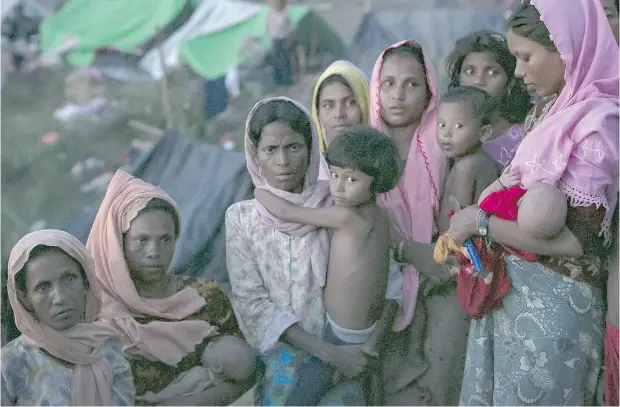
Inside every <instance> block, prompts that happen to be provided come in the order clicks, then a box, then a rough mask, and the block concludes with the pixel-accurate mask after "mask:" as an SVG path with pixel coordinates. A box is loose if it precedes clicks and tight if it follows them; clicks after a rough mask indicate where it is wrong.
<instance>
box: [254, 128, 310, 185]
mask: <svg viewBox="0 0 620 407" xmlns="http://www.w3.org/2000/svg"><path fill="white" fill-rule="evenodd" d="M308 152H309V148H308V146H306V141H305V139H304V136H303V135H301V134H299V133H297V132H295V131H293V129H291V127H290V126H289V124H288V123H287V122H285V121H280V120H279V121H275V122H272V123H269V124H267V125H265V126H264V127H263V130H262V131H261V135H260V140H259V142H258V147H257V151H256V160H257V162H258V166H259V168H260V171H261V174H262V175H263V177H264V178H265V181H266V182H267V183H268V184H269V185H270V186H272V187H273V188H277V189H280V190H282V191H286V192H292V193H295V194H299V193H301V192H303V189H304V181H305V177H306V170H307V168H308V157H309V154H308Z"/></svg>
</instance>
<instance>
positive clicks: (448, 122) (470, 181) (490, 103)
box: [437, 86, 499, 232]
mask: <svg viewBox="0 0 620 407" xmlns="http://www.w3.org/2000/svg"><path fill="white" fill-rule="evenodd" d="M496 109H497V106H496V104H495V101H494V99H492V98H491V97H490V96H489V95H487V94H486V92H484V91H483V90H480V89H478V88H474V87H471V86H462V87H458V88H454V89H451V90H449V91H448V92H447V93H446V94H445V95H443V96H442V97H441V100H440V103H439V107H438V109H437V143H439V146H440V147H441V150H442V151H443V153H444V155H445V156H446V157H447V158H448V159H449V161H450V171H449V173H448V176H447V177H446V185H445V189H444V192H443V195H442V198H441V213H440V216H439V221H438V223H439V229H440V231H442V232H445V231H446V230H448V229H449V228H450V220H449V218H448V213H449V212H450V210H451V209H452V207H451V205H450V202H449V200H448V198H449V197H450V195H453V196H454V197H455V198H456V199H458V201H459V203H460V204H461V207H465V206H469V205H473V204H474V203H476V202H477V199H478V196H480V194H481V193H482V192H483V191H484V189H485V188H486V187H488V186H489V185H491V184H492V183H493V181H495V180H496V179H497V177H498V175H499V166H498V164H497V163H496V162H495V160H494V159H493V158H492V157H491V156H490V155H488V154H487V153H486V152H485V151H484V150H483V149H482V141H481V140H482V139H488V138H489V137H490V136H491V132H492V131H493V126H492V125H491V119H492V117H493V115H494V113H495V111H496Z"/></svg>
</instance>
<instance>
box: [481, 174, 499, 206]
mask: <svg viewBox="0 0 620 407" xmlns="http://www.w3.org/2000/svg"><path fill="white" fill-rule="evenodd" d="M503 189H504V187H502V185H501V184H500V183H499V180H497V181H495V182H494V183H492V184H491V185H489V186H488V187H486V189H485V190H484V191H482V193H481V194H480V198H478V205H480V203H481V202H482V201H484V200H485V199H486V198H487V197H488V196H489V195H491V194H492V193H494V192H499V191H501V190H503Z"/></svg>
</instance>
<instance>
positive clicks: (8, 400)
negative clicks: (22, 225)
mask: <svg viewBox="0 0 620 407" xmlns="http://www.w3.org/2000/svg"><path fill="white" fill-rule="evenodd" d="M7 291H8V294H9V301H10V302H11V307H12V308H13V313H14V314H15V323H16V325H17V328H18V329H19V331H20V332H21V336H19V337H18V338H17V339H15V340H13V341H11V342H10V343H8V344H7V345H6V346H5V347H3V348H2V364H1V365H2V386H1V390H2V400H1V401H2V403H1V404H2V405H3V406H67V405H73V406H96V405H99V406H110V405H117V406H119V405H120V406H131V405H133V403H134V397H135V388H134V385H133V379H132V376H131V368H130V366H129V362H127V360H125V358H124V357H123V355H122V352H121V347H120V344H119V342H118V339H119V337H118V333H117V332H116V331H115V330H114V329H112V328H110V327H108V326H107V325H104V324H102V323H100V322H96V319H97V318H98V317H99V311H100V310H101V286H100V285H99V282H98V281H97V277H96V275H95V266H94V264H93V259H92V257H91V256H90V253H89V252H88V250H87V249H86V247H84V245H83V244H82V243H81V242H80V241H79V240H77V239H76V238H75V237H73V236H71V235H70V234H68V233H66V232H62V231H60V230H40V231H37V232H33V233H29V234H27V235H26V236H24V237H23V238H22V239H21V240H20V241H19V242H18V243H17V244H16V245H15V247H14V248H13V250H11V256H10V257H9V276H8V283H7Z"/></svg>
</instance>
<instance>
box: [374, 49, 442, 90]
mask: <svg viewBox="0 0 620 407" xmlns="http://www.w3.org/2000/svg"><path fill="white" fill-rule="evenodd" d="M390 55H406V56H413V57H414V58H415V59H416V61H418V62H419V63H420V65H422V70H423V71H424V79H425V81H424V83H425V84H426V91H427V92H429V94H430V89H429V88H428V81H427V80H426V64H425V63H424V52H423V51H422V47H421V46H420V45H418V44H412V43H409V42H407V43H405V44H403V45H400V46H398V47H396V48H390V49H388V50H387V51H385V54H383V61H385V60H386V59H387V58H388V57H389V56H390ZM429 96H430V95H429Z"/></svg>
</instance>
